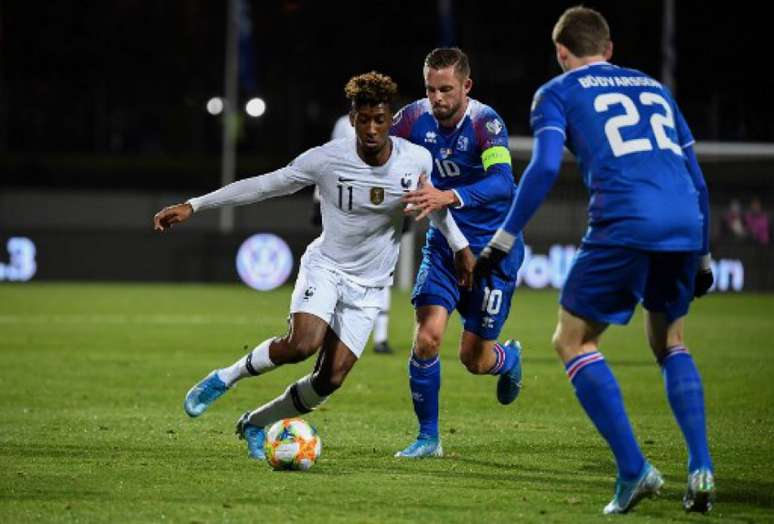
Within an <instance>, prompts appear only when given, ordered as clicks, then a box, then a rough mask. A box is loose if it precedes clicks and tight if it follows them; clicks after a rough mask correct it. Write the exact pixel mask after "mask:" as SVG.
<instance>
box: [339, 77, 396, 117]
mask: <svg viewBox="0 0 774 524" xmlns="http://www.w3.org/2000/svg"><path fill="white" fill-rule="evenodd" d="M344 93H345V94H346V95H347V100H349V101H350V102H351V103H352V107H353V108H357V107H361V106H364V105H370V106H377V105H379V104H386V105H388V106H389V107H390V109H393V103H394V100H395V97H396V96H397V94H398V84H396V83H395V82H394V81H393V80H392V78H390V77H389V76H387V75H383V74H381V73H378V72H376V71H371V72H370V73H363V74H362V75H357V76H353V77H352V78H350V79H349V82H347V85H346V86H344Z"/></svg>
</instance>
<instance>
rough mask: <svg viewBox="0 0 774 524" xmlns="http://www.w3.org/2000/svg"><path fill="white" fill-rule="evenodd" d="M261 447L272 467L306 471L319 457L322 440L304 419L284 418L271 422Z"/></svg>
mask: <svg viewBox="0 0 774 524" xmlns="http://www.w3.org/2000/svg"><path fill="white" fill-rule="evenodd" d="M263 448H264V451H265V452H266V462H268V463H269V465H270V466H271V467H272V468H274V469H277V470H280V469H292V470H299V471H306V470H307V469H309V468H311V467H312V466H314V463H315V462H317V459H318V458H320V453H321V452H322V441H321V440H320V437H319V436H318V435H317V430H315V429H314V428H313V427H312V426H310V425H309V424H308V423H307V422H306V421H305V420H302V419H300V418H286V419H283V420H279V421H277V422H275V423H274V424H272V426H271V427H270V428H269V431H268V432H267V433H266V440H265V442H264V444H263Z"/></svg>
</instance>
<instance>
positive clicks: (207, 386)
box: [183, 370, 229, 417]
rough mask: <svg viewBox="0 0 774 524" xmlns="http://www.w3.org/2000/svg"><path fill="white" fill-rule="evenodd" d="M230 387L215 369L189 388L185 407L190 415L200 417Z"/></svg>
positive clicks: (184, 403)
mask: <svg viewBox="0 0 774 524" xmlns="http://www.w3.org/2000/svg"><path fill="white" fill-rule="evenodd" d="M228 389H229V388H228V386H226V384H225V382H223V381H222V380H220V378H219V377H218V371H217V370H215V371H213V372H212V373H210V374H209V375H207V376H206V377H204V378H203V379H202V380H201V381H200V382H199V383H198V384H196V385H195V386H194V387H192V388H191V389H189V390H188V393H187V394H186V395H185V401H184V402H183V408H184V409H185V412H186V413H188V416H189V417H198V416H199V415H201V414H202V413H204V412H205V411H206V410H207V408H208V407H210V404H212V403H213V402H215V400H216V399H217V398H219V397H220V396H221V395H223V393H225V392H226V391H228Z"/></svg>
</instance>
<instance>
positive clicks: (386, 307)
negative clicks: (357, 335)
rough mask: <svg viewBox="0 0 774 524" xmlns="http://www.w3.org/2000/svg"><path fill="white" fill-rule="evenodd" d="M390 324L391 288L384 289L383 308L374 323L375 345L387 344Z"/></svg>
mask: <svg viewBox="0 0 774 524" xmlns="http://www.w3.org/2000/svg"><path fill="white" fill-rule="evenodd" d="M389 324H390V288H389V287H385V288H384V295H383V297H382V307H381V310H380V311H379V314H378V315H376V320H375V321H374V343H375V344H381V343H382V342H387V338H388V336H387V327H388V326H389Z"/></svg>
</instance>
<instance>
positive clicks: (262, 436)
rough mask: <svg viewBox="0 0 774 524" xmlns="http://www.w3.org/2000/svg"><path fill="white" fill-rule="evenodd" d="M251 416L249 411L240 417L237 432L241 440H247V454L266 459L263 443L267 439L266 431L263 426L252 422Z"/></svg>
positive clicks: (257, 458)
mask: <svg viewBox="0 0 774 524" xmlns="http://www.w3.org/2000/svg"><path fill="white" fill-rule="evenodd" d="M249 418H250V412H249V411H246V412H245V414H244V415H242V416H241V417H239V420H237V423H236V434H237V435H239V438H240V440H244V441H245V442H247V456H249V457H250V458H252V459H255V460H264V459H265V458H266V452H265V451H264V450H263V443H264V440H266V432H264V430H263V428H259V427H258V426H253V425H252V424H250V423H249V422H248V419H249Z"/></svg>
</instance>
